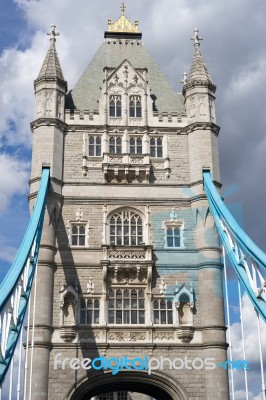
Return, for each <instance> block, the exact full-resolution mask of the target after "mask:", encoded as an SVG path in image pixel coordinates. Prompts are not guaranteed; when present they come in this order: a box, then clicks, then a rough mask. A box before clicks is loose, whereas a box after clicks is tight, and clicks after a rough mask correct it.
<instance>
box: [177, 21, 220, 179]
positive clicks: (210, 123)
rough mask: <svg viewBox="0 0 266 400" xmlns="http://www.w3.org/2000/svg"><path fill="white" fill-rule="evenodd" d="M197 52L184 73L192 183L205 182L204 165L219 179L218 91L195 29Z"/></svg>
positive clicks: (195, 51)
mask: <svg viewBox="0 0 266 400" xmlns="http://www.w3.org/2000/svg"><path fill="white" fill-rule="evenodd" d="M193 40H194V55H193V59H192V65H191V68H190V72H189V74H188V76H187V75H186V74H184V80H183V82H184V87H183V95H184V98H185V107H186V111H187V122H188V136H189V150H190V183H191V184H196V183H198V182H199V181H202V168H210V169H211V171H212V173H213V175H214V179H215V180H217V181H219V161H218V147H217V136H218V133H219V127H218V126H217V125H216V115H215V104H214V100H215V96H214V94H215V90H216V86H215V85H214V83H213V81H212V78H211V76H210V74H209V72H208V69H207V67H206V64H205V62H204V60H203V57H202V55H201V52H200V40H202V38H201V37H200V36H199V31H198V29H195V30H194V37H193Z"/></svg>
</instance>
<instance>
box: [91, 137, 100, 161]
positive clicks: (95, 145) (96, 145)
mask: <svg viewBox="0 0 266 400" xmlns="http://www.w3.org/2000/svg"><path fill="white" fill-rule="evenodd" d="M101 149H102V141H101V137H100V136H92V135H90V136H89V156H90V157H100V156H101Z"/></svg>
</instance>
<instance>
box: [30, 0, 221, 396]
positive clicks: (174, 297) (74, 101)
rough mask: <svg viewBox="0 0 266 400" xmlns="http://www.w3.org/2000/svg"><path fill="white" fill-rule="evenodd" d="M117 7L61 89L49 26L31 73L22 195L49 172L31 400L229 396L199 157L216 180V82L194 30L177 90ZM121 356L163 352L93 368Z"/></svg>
mask: <svg viewBox="0 0 266 400" xmlns="http://www.w3.org/2000/svg"><path fill="white" fill-rule="evenodd" d="M121 10H122V15H121V16H120V18H118V20H117V21H115V22H114V23H112V21H110V20H109V21H108V29H107V31H106V32H105V34H104V42H103V44H102V45H101V47H100V48H99V50H98V52H97V53H96V55H95V57H94V58H93V59H92V61H91V62H90V64H89V65H88V67H87V68H86V69H85V71H84V73H83V75H82V76H81V78H80V79H79V81H78V83H77V84H76V86H75V87H74V88H73V90H70V91H69V92H67V83H66V81H65V79H64V77H63V73H62V69H61V66H60V63H59V59H58V55H57V51H56V47H55V41H56V36H57V33H56V30H55V26H52V31H51V33H50V35H51V39H50V41H51V44H50V48H49V50H48V53H47V56H46V58H45V60H44V63H43V65H42V68H41V71H40V74H39V76H38V78H37V79H36V81H35V93H36V115H35V120H34V122H33V123H32V131H33V156H32V175H31V195H30V199H34V196H35V195H36V190H37V187H38V182H39V180H40V175H41V169H42V166H43V165H50V168H51V185H50V191H49V196H48V201H47V211H46V217H45V223H44V229H43V237H42V244H41V250H40V256H39V267H38V268H39V269H38V277H37V293H38V297H37V305H36V315H35V320H34V324H35V341H34V366H33V377H32V386H31V399H32V400H33V399H34V400H47V399H50V400H62V399H68V400H74V399H84V400H85V399H100V400H104V399H106V400H108V399H109V400H126V399H127V400H129V399H132V400H135V399H141V400H144V399H156V400H189V399H195V400H196V399H198V400H203V399H204V400H213V399H214V398H215V399H220V400H226V399H228V383H227V374H226V372H225V371H224V370H222V369H219V368H218V367H217V364H218V363H219V362H221V361H222V362H224V361H225V359H226V339H225V324H224V310H223V295H222V264H221V260H220V253H221V251H220V247H219V241H218V239H217V234H216V230H215V228H214V224H213V220H212V217H211V216H210V214H209V210H208V206H207V200H206V196H205V194H204V191H203V184H202V170H203V169H204V168H208V169H210V170H211V172H212V174H213V178H214V180H215V182H216V183H217V185H219V160H218V148H217V136H218V133H219V127H218V126H217V125H216V118H215V106H214V100H215V97H214V94H215V89H216V88H215V85H214V83H213V82H212V79H211V77H210V75H209V73H208V71H207V68H206V65H205V63H204V61H203V58H202V56H201V52H200V42H199V40H200V37H199V34H198V31H197V30H195V32H194V33H195V37H194V56H193V60H192V66H191V70H190V73H189V74H188V76H186V75H185V76H184V87H183V94H180V93H176V92H175V91H174V90H173V89H172V88H171V87H170V85H169V83H168V82H167V80H166V78H165V77H164V75H163V74H162V72H161V71H160V69H159V68H158V66H157V65H156V63H155V61H154V60H153V58H152V57H151V55H150V53H149V52H148V50H147V49H146V48H145V46H144V45H143V43H142V34H141V33H140V32H139V28H138V22H137V21H136V22H135V23H131V22H130V21H129V20H128V19H127V18H126V16H125V15H124V13H125V7H124V5H122V7H121ZM123 356H127V358H128V359H130V360H132V359H133V358H136V357H137V358H141V359H144V360H146V361H147V358H151V357H154V358H158V359H159V361H160V360H161V357H165V358H167V360H164V361H162V360H161V361H162V364H163V365H162V369H158V368H159V367H158V361H156V360H154V361H153V364H152V365H153V367H154V370H153V371H151V373H149V372H148V371H147V370H141V363H142V361H141V360H138V363H137V361H136V365H135V368H133V367H131V369H128V368H126V367H125V365H124V368H122V367H121V368H122V371H120V372H118V373H117V374H114V373H113V372H114V371H112V370H110V369H103V368H101V367H104V364H102V365H101V363H104V360H105V359H104V358H103V357H105V358H106V359H110V358H111V357H114V358H119V357H123ZM101 357H102V358H101ZM84 358H86V359H88V358H89V359H90V360H94V359H95V358H100V360H97V363H95V364H94V366H98V367H99V369H98V370H96V369H93V368H90V369H86V368H84V367H88V366H89V367H91V366H92V361H90V360H85V361H84ZM206 358H212V359H215V361H214V363H215V365H212V366H211V367H210V365H209V367H210V368H212V369H208V368H207V367H208V365H207V364H204V362H206ZM72 359H74V361H73V360H72ZM82 360H83V364H82V365H81V364H80V363H81V362H82ZM204 360H205V361H204ZM115 362H116V361H115V360H113V364H112V365H113V366H114V363H115ZM171 366H172V367H173V368H172V367H171ZM182 366H183V368H182Z"/></svg>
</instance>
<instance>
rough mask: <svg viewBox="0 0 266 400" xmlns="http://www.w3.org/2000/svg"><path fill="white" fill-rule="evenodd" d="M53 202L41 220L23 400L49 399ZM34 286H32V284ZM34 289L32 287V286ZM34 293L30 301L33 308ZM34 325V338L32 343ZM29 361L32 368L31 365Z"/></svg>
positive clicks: (53, 247) (53, 243)
mask: <svg viewBox="0 0 266 400" xmlns="http://www.w3.org/2000/svg"><path fill="white" fill-rule="evenodd" d="M55 207H56V206H55V200H53V199H52V198H51V197H50V196H49V197H48V200H47V208H46V211H45V216H44V224H43V232H42V240H41V245H40V250H39V259H38V273H37V295H36V296H37V297H36V308H35V315H34V316H33V306H32V307H31V313H32V314H31V326H30V343H29V364H28V375H27V393H26V399H30V400H47V399H48V376H49V359H50V347H51V335H52V322H53V321H52V316H53V315H52V313H53V287H54V271H55V269H54V255H55V251H56V248H55V218H54V216H55ZM34 285H35V282H34ZM33 287H34V286H33ZM33 292H34V289H33V291H32V300H31V304H33V301H34V299H33ZM33 321H34V335H33V340H32V332H33V327H32V324H33ZM31 358H32V365H31V361H30V360H31Z"/></svg>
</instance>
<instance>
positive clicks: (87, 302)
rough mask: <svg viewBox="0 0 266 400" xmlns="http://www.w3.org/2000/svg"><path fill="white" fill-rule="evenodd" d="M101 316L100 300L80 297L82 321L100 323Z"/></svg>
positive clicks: (84, 322) (82, 322)
mask: <svg viewBox="0 0 266 400" xmlns="http://www.w3.org/2000/svg"><path fill="white" fill-rule="evenodd" d="M99 318H100V300H99V299H95V298H89V299H84V298H82V299H80V323H81V324H98V323H99V322H100V321H99Z"/></svg>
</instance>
